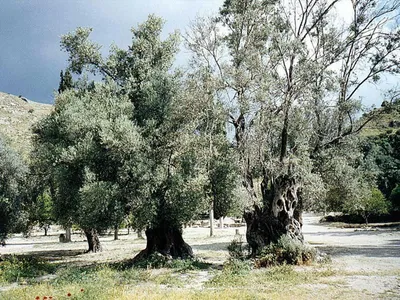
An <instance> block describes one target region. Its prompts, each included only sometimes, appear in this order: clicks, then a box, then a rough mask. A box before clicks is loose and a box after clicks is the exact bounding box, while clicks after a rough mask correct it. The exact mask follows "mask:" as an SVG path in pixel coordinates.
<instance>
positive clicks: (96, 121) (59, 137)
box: [33, 84, 141, 229]
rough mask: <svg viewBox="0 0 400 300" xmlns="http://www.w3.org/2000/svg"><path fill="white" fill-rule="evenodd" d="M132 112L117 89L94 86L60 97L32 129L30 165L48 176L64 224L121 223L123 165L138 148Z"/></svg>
mask: <svg viewBox="0 0 400 300" xmlns="http://www.w3.org/2000/svg"><path fill="white" fill-rule="evenodd" d="M131 112H132V104H131V103H130V101H129V100H128V99H127V98H126V97H121V96H119V95H117V94H116V90H115V87H113V86H112V85H109V84H98V85H94V86H93V87H92V88H91V89H90V90H77V91H76V90H68V91H66V92H63V93H62V94H60V95H58V96H57V99H56V105H55V111H54V112H53V113H52V114H51V115H50V116H48V117H47V118H45V119H44V120H43V121H41V122H40V123H39V124H37V125H36V129H35V132H36V137H35V146H36V148H35V153H34V155H33V159H34V165H35V167H36V168H39V169H40V168H41V169H42V172H44V173H45V174H47V176H48V179H49V184H50V189H51V190H52V191H53V195H52V196H53V198H54V199H53V201H54V206H55V213H56V216H57V218H58V220H59V221H60V222H61V223H62V224H64V225H71V223H72V222H74V223H77V224H78V225H80V226H82V227H84V228H98V229H101V228H104V227H107V226H112V225H115V224H119V223H120V222H121V220H122V218H123V216H124V208H125V206H126V205H127V203H128V202H129V201H130V199H129V198H128V197H126V195H125V194H124V193H123V191H122V190H121V188H120V189H118V187H122V186H124V184H125V182H124V179H125V178H126V176H127V175H126V172H127V171H126V169H127V167H126V166H125V165H124V162H126V161H128V162H129V161H130V159H132V158H133V157H135V155H136V153H138V151H139V150H138V149H139V148H140V147H141V136H140V134H139V133H138V130H137V128H136V127H135V126H134V125H133V124H132V122H131V121H130V119H129V117H130V115H131ZM137 165H138V164H136V165H135V166H137ZM44 168H46V170H44ZM125 180H126V179H125ZM115 190H117V191H118V192H116V191H115Z"/></svg>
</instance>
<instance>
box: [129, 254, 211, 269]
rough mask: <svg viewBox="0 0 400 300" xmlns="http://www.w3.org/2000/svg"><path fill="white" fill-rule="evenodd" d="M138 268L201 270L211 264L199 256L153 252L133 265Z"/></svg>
mask: <svg viewBox="0 0 400 300" xmlns="http://www.w3.org/2000/svg"><path fill="white" fill-rule="evenodd" d="M133 266H134V267H137V268H145V269H160V268H171V269H178V270H180V271H183V270H200V269H207V268H209V266H210V264H209V263H205V262H203V261H201V260H200V259H198V258H195V259H172V258H170V257H167V256H164V255H162V254H160V253H154V254H151V255H150V256H149V257H147V258H145V259H141V260H139V261H136V262H135V264H134V265H133Z"/></svg>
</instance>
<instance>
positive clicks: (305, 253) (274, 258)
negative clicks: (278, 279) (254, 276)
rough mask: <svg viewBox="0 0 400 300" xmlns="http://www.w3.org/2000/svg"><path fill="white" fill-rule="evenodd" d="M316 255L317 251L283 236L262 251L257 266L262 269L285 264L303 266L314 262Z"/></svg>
mask: <svg viewBox="0 0 400 300" xmlns="http://www.w3.org/2000/svg"><path fill="white" fill-rule="evenodd" d="M316 254H317V253H316V250H315V249H312V248H310V247H308V246H306V245H304V244H303V243H301V242H300V241H297V240H293V239H292V238H291V237H290V236H288V235H283V236H282V237H281V238H280V239H279V240H278V241H277V242H276V243H271V244H270V245H268V246H266V247H265V248H264V249H263V250H262V251H261V254H260V255H259V256H258V258H257V259H256V261H255V266H256V267H258V268H261V267H269V266H275V265H283V264H290V265H302V264H306V263H309V262H311V261H313V260H314V259H315V257H316Z"/></svg>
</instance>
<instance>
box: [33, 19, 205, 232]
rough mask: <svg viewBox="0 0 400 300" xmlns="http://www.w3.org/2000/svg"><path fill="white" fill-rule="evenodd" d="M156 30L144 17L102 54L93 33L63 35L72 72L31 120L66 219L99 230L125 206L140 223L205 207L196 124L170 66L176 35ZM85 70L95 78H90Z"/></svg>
mask: <svg viewBox="0 0 400 300" xmlns="http://www.w3.org/2000/svg"><path fill="white" fill-rule="evenodd" d="M162 26H163V21H162V20H161V19H159V18H157V17H155V16H149V18H148V20H147V21H146V22H144V23H143V24H141V25H139V26H138V27H137V28H132V30H131V31H132V35H133V37H132V44H131V45H130V46H129V47H128V49H126V50H124V49H120V48H118V47H117V46H115V45H113V46H111V48H110V53H109V55H108V56H107V57H102V55H101V54H100V47H99V46H98V45H96V44H95V43H93V42H91V41H90V39H89V34H90V32H91V29H84V28H78V29H77V30H76V31H75V32H73V33H70V34H67V35H65V36H63V37H62V41H61V46H62V48H63V49H64V50H65V51H66V52H67V54H68V55H69V62H70V65H69V69H70V70H71V71H73V72H74V73H76V74H78V75H80V77H79V78H78V80H77V82H76V83H75V89H74V90H69V91H66V92H64V93H62V94H60V95H59V96H58V97H57V100H56V108H55V112H54V113H53V114H52V115H51V116H50V117H49V118H47V119H45V120H44V121H43V122H42V123H41V124H39V125H38V126H37V127H38V128H37V130H36V131H37V133H38V137H37V138H36V141H37V142H36V144H37V148H36V155H37V157H38V158H37V159H36V160H37V161H38V162H39V165H40V164H41V163H42V162H41V160H42V161H43V162H45V163H42V164H44V165H43V169H44V168H45V166H46V165H47V166H51V167H50V171H51V172H50V173H51V175H49V176H48V179H49V182H50V183H51V184H53V186H54V188H55V193H56V195H57V196H56V198H57V199H58V200H57V201H58V204H57V207H58V210H59V217H60V218H62V214H61V212H63V213H64V215H65V216H67V218H66V219H65V220H63V222H64V223H68V222H71V221H73V222H78V223H79V224H81V225H82V226H89V225H90V224H92V225H93V226H95V227H97V228H99V226H103V227H104V226H107V225H115V224H116V223H117V221H118V220H122V218H123V217H124V216H125V215H127V214H128V213H129V212H132V214H133V217H134V224H135V226H136V227H137V228H139V229H143V228H145V227H147V226H150V227H151V226H158V225H159V224H158V223H163V222H165V223H168V224H170V225H172V226H180V225H181V224H182V223H184V222H188V221H189V220H190V219H191V218H192V217H193V216H194V215H196V214H197V213H198V212H199V211H202V210H204V209H205V197H204V186H205V183H206V174H205V172H204V168H203V167H202V165H201V162H199V159H198V156H197V154H196V152H197V149H196V144H197V136H196V135H195V134H194V132H195V129H196V122H192V120H193V119H191V118H190V112H189V111H187V110H186V109H188V106H185V105H186V104H185V98H184V96H183V92H181V90H182V91H183V89H182V88H181V87H182V86H181V81H180V75H179V73H174V72H171V71H170V70H171V66H172V62H173V58H174V56H175V53H176V51H177V49H178V35H177V33H174V34H172V35H170V36H168V37H167V38H166V39H165V40H162V39H161V32H162ZM85 72H90V73H93V74H96V75H100V77H101V78H102V80H101V82H98V83H93V82H90V81H89V80H88V79H87V78H88V77H89V76H87V75H86V74H87V73H85ZM113 222H114V223H113Z"/></svg>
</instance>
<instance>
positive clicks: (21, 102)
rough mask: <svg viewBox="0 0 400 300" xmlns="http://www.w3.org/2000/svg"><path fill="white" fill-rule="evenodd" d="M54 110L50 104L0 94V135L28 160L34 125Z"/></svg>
mask: <svg viewBox="0 0 400 300" xmlns="http://www.w3.org/2000/svg"><path fill="white" fill-rule="evenodd" d="M52 109H53V106H52V105H49V104H42V103H37V102H33V101H30V100H27V99H26V98H24V97H17V96H14V95H11V94H7V93H2V92H0V135H2V136H3V137H4V138H5V139H6V140H7V142H8V143H9V144H10V146H11V147H13V148H14V149H15V150H17V151H18V152H20V153H21V154H22V155H23V156H24V157H25V158H27V157H28V153H29V151H30V148H31V136H32V132H31V129H32V125H33V124H34V123H35V122H37V121H38V120H40V119H41V118H43V117H44V116H46V115H47V114H49V113H50V112H51V110H52Z"/></svg>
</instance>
